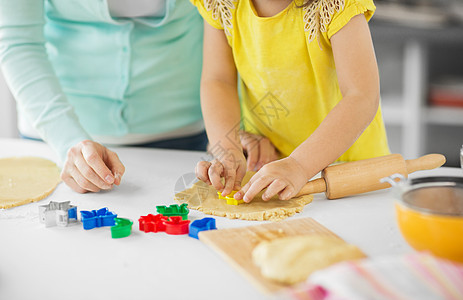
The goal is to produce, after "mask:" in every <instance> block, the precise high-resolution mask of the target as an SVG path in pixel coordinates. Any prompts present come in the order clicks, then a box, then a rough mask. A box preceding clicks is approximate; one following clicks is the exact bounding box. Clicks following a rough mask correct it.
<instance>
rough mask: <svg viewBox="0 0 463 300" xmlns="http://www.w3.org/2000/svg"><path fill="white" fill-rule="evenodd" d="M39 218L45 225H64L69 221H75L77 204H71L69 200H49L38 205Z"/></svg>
mask: <svg viewBox="0 0 463 300" xmlns="http://www.w3.org/2000/svg"><path fill="white" fill-rule="evenodd" d="M39 220H40V223H45V227H52V226H56V225H58V226H61V227H65V226H67V225H68V224H69V223H71V222H77V206H74V205H71V201H65V202H54V201H50V203H48V204H46V205H40V206H39ZM72 220H73V221H72Z"/></svg>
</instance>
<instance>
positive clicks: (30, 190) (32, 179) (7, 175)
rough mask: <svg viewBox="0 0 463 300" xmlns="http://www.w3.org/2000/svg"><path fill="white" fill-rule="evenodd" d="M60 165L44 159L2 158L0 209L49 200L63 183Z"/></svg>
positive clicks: (0, 161)
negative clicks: (44, 199) (59, 184)
mask: <svg viewBox="0 0 463 300" xmlns="http://www.w3.org/2000/svg"><path fill="white" fill-rule="evenodd" d="M60 181H61V179H60V170H59V168H58V166H57V165H56V164H55V163H54V162H52V161H49V160H47V159H44V158H40V157H9V158H2V159H0V208H10V207H14V206H19V205H23V204H27V203H31V202H35V201H39V200H41V199H43V198H45V197H47V196H48V195H49V194H51V192H53V190H54V189H55V188H56V186H57V185H58V183H60Z"/></svg>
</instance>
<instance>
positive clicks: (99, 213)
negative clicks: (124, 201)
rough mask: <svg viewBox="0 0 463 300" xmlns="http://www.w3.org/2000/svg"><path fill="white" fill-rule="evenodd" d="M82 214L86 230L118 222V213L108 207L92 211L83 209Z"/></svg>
mask: <svg viewBox="0 0 463 300" xmlns="http://www.w3.org/2000/svg"><path fill="white" fill-rule="evenodd" d="M80 215H81V217H82V218H81V221H82V224H83V226H84V229H85V230H89V229H93V228H95V227H102V226H114V225H115V224H116V223H115V221H114V219H115V218H116V217H117V214H114V213H113V212H110V211H109V210H108V208H107V207H104V208H101V209H99V210H92V211H86V210H81V211H80Z"/></svg>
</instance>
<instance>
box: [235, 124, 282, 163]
mask: <svg viewBox="0 0 463 300" xmlns="http://www.w3.org/2000/svg"><path fill="white" fill-rule="evenodd" d="M240 140H241V146H242V147H243V150H244V151H245V152H246V154H247V156H248V159H247V167H248V171H259V170H260V169H261V168H262V167H263V166H264V165H266V164H268V163H269V162H272V161H275V160H277V159H279V158H280V156H279V153H278V151H277V149H276V148H275V146H273V144H272V142H270V140H269V139H268V138H266V137H263V136H261V135H257V134H252V133H249V132H246V131H240Z"/></svg>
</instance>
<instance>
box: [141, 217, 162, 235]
mask: <svg viewBox="0 0 463 300" xmlns="http://www.w3.org/2000/svg"><path fill="white" fill-rule="evenodd" d="M167 218H168V217H166V216H163V215H161V214H157V215H152V214H149V215H147V216H141V217H140V218H139V219H138V225H139V229H140V231H144V232H160V231H166V225H165V224H164V222H165V221H167Z"/></svg>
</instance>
